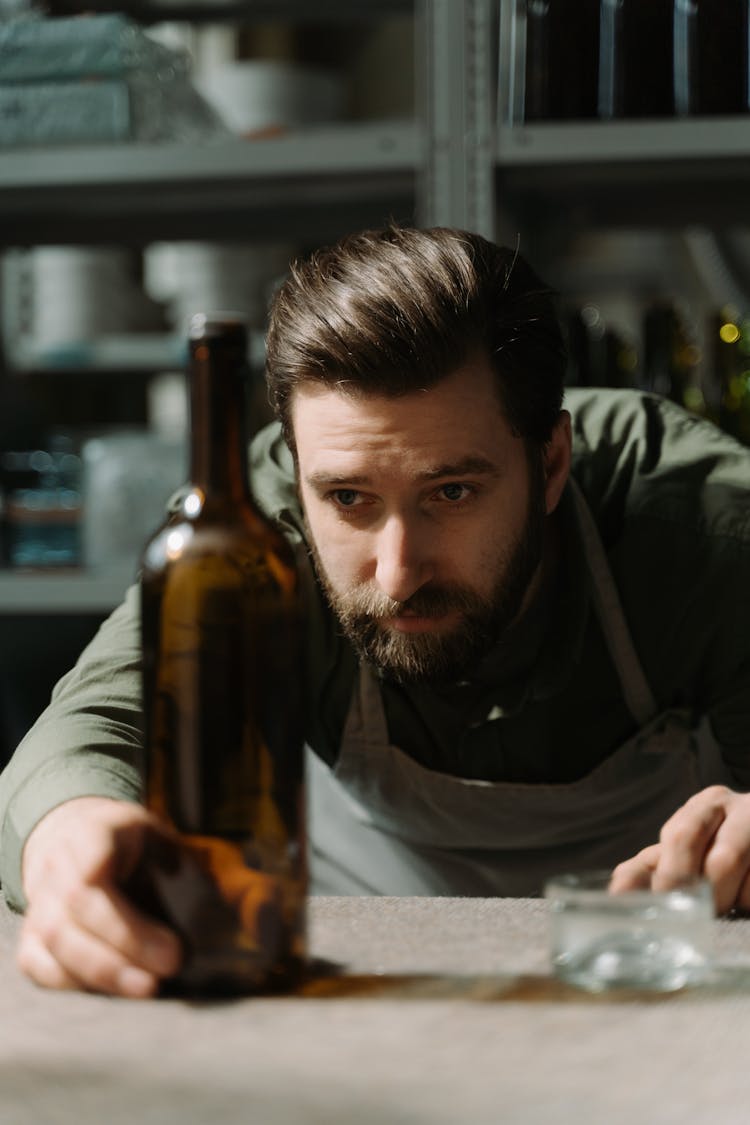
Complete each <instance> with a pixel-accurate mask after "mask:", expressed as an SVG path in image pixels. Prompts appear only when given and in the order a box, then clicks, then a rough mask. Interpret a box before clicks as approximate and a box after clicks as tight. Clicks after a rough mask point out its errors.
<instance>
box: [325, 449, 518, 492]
mask: <svg viewBox="0 0 750 1125" xmlns="http://www.w3.org/2000/svg"><path fill="white" fill-rule="evenodd" d="M499 474H500V470H499V468H498V466H497V465H496V464H495V463H494V462H493V461H490V460H488V458H486V457H479V456H468V457H462V458H461V460H460V461H451V462H447V463H446V464H443V465H436V466H435V468H433V469H426V470H425V472H423V473H420V474H419V476H418V477H417V479H418V480H427V481H430V480H441V479H442V478H443V477H466V476H485V477H486V476H493V477H496V476H499ZM306 479H307V483H308V484H309V485H310V486H311V487H313V488H331V487H334V488H335V487H336V486H337V485H342V486H343V485H347V486H350V487H355V488H359V487H360V486H362V485H369V484H371V483H372V478H371V477H369V476H367V474H362V473H360V474H353V475H351V476H342V475H341V474H339V473H326V472H323V471H321V472H316V473H310V474H309V476H308V477H307V478H306Z"/></svg>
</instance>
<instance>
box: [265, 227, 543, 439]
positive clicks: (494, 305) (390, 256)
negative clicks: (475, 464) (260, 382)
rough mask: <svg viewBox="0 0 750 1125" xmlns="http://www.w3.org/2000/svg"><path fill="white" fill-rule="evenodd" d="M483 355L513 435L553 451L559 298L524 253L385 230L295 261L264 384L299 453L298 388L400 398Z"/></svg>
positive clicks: (469, 237)
mask: <svg viewBox="0 0 750 1125" xmlns="http://www.w3.org/2000/svg"><path fill="white" fill-rule="evenodd" d="M477 353H478V354H481V353H484V354H485V355H488V356H489V357H490V360H491V363H492V365H493V368H494V370H495V372H496V375H497V380H498V390H499V393H500V398H501V402H502V404H503V407H504V410H505V413H506V416H507V418H508V421H509V423H510V425H511V426H512V428H513V429H514V431H515V432H516V433H517V434H519V435H520V436H521V437H523V438H524V439H526V440H527V441H531V442H535V443H539V444H540V445H543V444H545V443H546V442H547V441H548V440H549V438H550V436H551V433H552V428H553V426H554V424H555V421H556V419H557V417H558V414H559V411H560V406H561V403H562V395H563V380H564V375H565V349H564V345H563V339H562V334H561V331H560V325H559V322H558V319H557V316H556V314H555V309H554V300H553V294H552V292H551V290H550V289H548V288H547V286H545V285H544V283H543V282H542V281H540V279H539V278H538V277H537V276H536V274H535V273H534V272H533V270H532V269H531V267H530V266H529V265H528V264H527V263H526V262H525V261H524V259H523V258H522V257H521V256H520V254H518V253H517V252H516V251H513V250H509V249H508V248H506V247H502V246H496V245H494V244H493V243H491V242H488V241H487V240H486V239H484V238H481V237H480V236H479V235H477V234H471V233H469V232H466V231H461V230H451V229H448V228H443V227H437V228H433V229H431V230H415V229H410V228H404V227H388V228H385V229H384V230H375V231H364V232H363V233H361V234H356V235H351V236H349V237H347V238H345V239H344V240H343V241H342V242H340V243H338V244H337V245H335V246H331V247H327V248H324V249H321V250H317V251H315V252H314V253H313V254H312V255H310V257H308V258H306V259H303V260H300V261H297V262H295V263H293V264H292V266H291V270H290V274H289V276H288V278H287V279H286V281H285V282H284V284H283V285H282V286H281V288H280V289H279V291H278V292H277V294H276V295H275V297H274V299H273V302H272V305H271V310H270V321H269V331H268V338H267V353H266V354H267V359H266V379H267V382H268V387H269V393H270V398H271V402H272V404H273V407H274V409H275V411H276V414H277V416H278V417H279V418H280V419H281V422H282V426H283V428H284V435H285V437H286V440H287V442H288V443H289V445H290V446H291V447H292V448H294V435H293V433H292V431H291V423H290V406H291V400H292V395H293V393H294V389H295V387H296V386H297V385H298V384H300V383H304V382H306V381H314V382H322V383H325V384H328V385H329V386H336V387H340V388H341V389H342V390H346V391H349V392H351V393H353V394H363V395H367V394H380V395H393V396H398V395H403V394H408V393H410V392H412V391H416V390H421V389H423V388H426V387H430V386H432V385H434V384H435V383H437V382H439V381H440V380H441V379H443V378H445V376H447V375H449V374H450V373H451V372H452V371H454V370H455V369H456V368H457V367H459V366H460V365H461V364H463V363H464V362H466V361H467V360H468V359H469V358H470V357H471V355H472V354H477Z"/></svg>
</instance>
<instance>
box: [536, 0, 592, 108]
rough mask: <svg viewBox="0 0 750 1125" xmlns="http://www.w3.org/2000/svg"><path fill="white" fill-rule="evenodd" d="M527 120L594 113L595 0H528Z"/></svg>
mask: <svg viewBox="0 0 750 1125" xmlns="http://www.w3.org/2000/svg"><path fill="white" fill-rule="evenodd" d="M516 19H517V21H518V23H519V27H520V30H521V33H522V34H523V32H524V31H525V41H526V47H525V55H526V81H525V96H524V118H525V120H526V121H551V120H555V119H557V120H565V121H573V120H579V119H584V118H591V117H596V112H597V72H598V43H599V0H526V3H525V5H521V7H520V10H518V11H517V15H516Z"/></svg>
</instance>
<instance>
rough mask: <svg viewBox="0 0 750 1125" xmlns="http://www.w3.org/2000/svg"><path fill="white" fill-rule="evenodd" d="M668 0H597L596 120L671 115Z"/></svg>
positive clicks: (670, 3) (670, 14) (670, 9)
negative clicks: (597, 94) (598, 14)
mask: <svg viewBox="0 0 750 1125" xmlns="http://www.w3.org/2000/svg"><path fill="white" fill-rule="evenodd" d="M672 57H673V0H601V15H600V24H599V116H600V117H603V118H618V117H671V116H672V115H673V114H674V81H673V75H672Z"/></svg>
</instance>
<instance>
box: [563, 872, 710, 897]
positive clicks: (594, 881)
mask: <svg viewBox="0 0 750 1125" xmlns="http://www.w3.org/2000/svg"><path fill="white" fill-rule="evenodd" d="M612 874H613V871H612V869H611V868H592V869H591V870H588V871H562V872H560V873H559V874H557V875H552V876H550V877H549V878H548V879H546V880H545V883H544V887H543V895H544V898H545V899H550V900H551V899H567V900H570V901H572V900H574V899H575V900H577V901H579V902H600V901H612V900H619V902H620V904H624V903H627V902H629V903H639V902H652V903H653V902H654V901H661V902H666V901H668V900H669V899H670V898H672V897H675V896H681V895H682V896H684V895H685V894H689V895H693V896H694V897H696V898H704V897H708V896H710V897H711V899H713V892H712V889H711V884H710V882H709V880H708V879H707V878H706V876H705V875H691V876H688V877H687V878H686V879H685V880H684V881H683V882H681V883H680V885H679V886H677V887H670V888H669V890H664V891H655V890H652V889H651V888H650V887H636V888H634V889H632V890H626V891H618V892H617V894H610V893H609V889H608V888H609V883H610V881H611V879H612Z"/></svg>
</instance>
